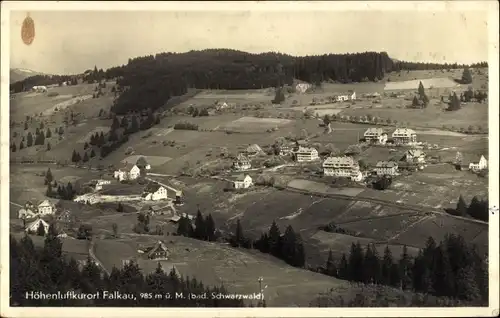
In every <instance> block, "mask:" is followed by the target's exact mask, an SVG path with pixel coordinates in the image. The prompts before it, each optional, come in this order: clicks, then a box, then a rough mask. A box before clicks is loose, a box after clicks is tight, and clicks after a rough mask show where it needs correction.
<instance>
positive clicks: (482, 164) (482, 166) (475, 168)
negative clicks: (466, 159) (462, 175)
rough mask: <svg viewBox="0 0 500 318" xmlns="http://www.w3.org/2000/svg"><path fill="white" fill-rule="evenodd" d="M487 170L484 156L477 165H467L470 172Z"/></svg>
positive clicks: (486, 161) (472, 163)
mask: <svg viewBox="0 0 500 318" xmlns="http://www.w3.org/2000/svg"><path fill="white" fill-rule="evenodd" d="M487 168H488V160H486V158H485V157H484V156H481V158H480V159H479V162H478V163H474V162H471V163H469V169H470V170H472V171H481V170H484V169H487Z"/></svg>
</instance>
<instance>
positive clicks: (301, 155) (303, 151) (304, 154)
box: [295, 146, 319, 162]
mask: <svg viewBox="0 0 500 318" xmlns="http://www.w3.org/2000/svg"><path fill="white" fill-rule="evenodd" d="M318 159H319V154H318V150H316V149H315V148H312V147H302V146H300V147H299V149H297V151H295V160H296V161H297V162H308V161H314V160H318Z"/></svg>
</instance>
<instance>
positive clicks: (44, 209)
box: [37, 200, 55, 215]
mask: <svg viewBox="0 0 500 318" xmlns="http://www.w3.org/2000/svg"><path fill="white" fill-rule="evenodd" d="M37 208H38V214H40V215H49V214H54V213H55V207H54V205H53V204H52V203H50V201H49V200H43V201H42V202H41V203H40V204H38V207H37Z"/></svg>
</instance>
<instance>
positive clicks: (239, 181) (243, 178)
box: [232, 174, 253, 189]
mask: <svg viewBox="0 0 500 318" xmlns="http://www.w3.org/2000/svg"><path fill="white" fill-rule="evenodd" d="M232 184H233V188H234V189H248V188H250V187H251V186H252V185H253V180H252V177H250V176H249V175H248V174H247V175H243V174H242V175H239V176H236V177H234V178H233V180H232Z"/></svg>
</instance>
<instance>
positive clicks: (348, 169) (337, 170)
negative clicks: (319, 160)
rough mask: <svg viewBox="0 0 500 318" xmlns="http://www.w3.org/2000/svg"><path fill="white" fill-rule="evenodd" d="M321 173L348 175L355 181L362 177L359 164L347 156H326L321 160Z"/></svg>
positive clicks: (326, 174)
mask: <svg viewBox="0 0 500 318" xmlns="http://www.w3.org/2000/svg"><path fill="white" fill-rule="evenodd" d="M323 173H324V175H325V176H335V177H348V178H351V179H352V180H355V181H361V179H362V174H361V171H360V169H359V164H358V163H357V162H356V160H354V158H352V157H348V156H342V157H340V156H339V157H328V158H327V159H326V160H325V161H323Z"/></svg>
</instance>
